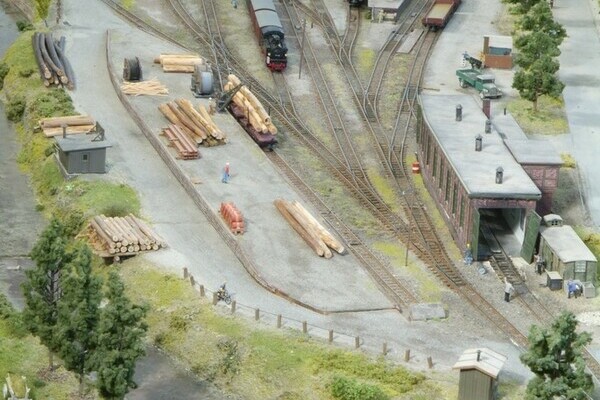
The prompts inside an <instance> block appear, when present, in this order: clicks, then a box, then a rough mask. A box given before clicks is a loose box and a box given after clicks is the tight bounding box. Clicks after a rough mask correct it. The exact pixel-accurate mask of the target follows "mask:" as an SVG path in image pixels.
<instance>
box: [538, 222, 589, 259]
mask: <svg viewBox="0 0 600 400" xmlns="http://www.w3.org/2000/svg"><path fill="white" fill-rule="evenodd" d="M540 234H541V235H542V237H543V238H544V240H545V241H546V242H547V243H548V245H549V246H550V247H551V248H552V250H554V253H555V254H556V255H557V256H558V258H560V260H561V261H562V262H563V263H569V262H574V261H593V262H597V261H598V260H597V259H596V257H595V256H594V254H593V253H592V252H591V251H590V249H589V248H588V247H587V246H586V245H585V243H583V240H581V238H580V237H579V236H578V235H577V233H575V231H574V230H573V228H571V226H569V225H563V226H541V227H540Z"/></svg>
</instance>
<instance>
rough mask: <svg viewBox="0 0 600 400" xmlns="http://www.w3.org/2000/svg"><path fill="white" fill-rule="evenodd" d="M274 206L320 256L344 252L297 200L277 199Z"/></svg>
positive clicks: (327, 256) (342, 247)
mask: <svg viewBox="0 0 600 400" xmlns="http://www.w3.org/2000/svg"><path fill="white" fill-rule="evenodd" d="M273 203H274V204H275V207H276V208H277V210H279V212H280V213H281V215H282V216H283V217H284V218H285V220H286V221H287V222H288V223H289V224H290V225H291V226H292V228H294V230H295V231H296V232H297V233H298V234H299V235H300V236H301V237H302V239H304V241H305V242H306V243H307V244H308V245H309V246H310V247H311V248H312V249H313V250H314V251H315V253H317V255H318V256H320V257H325V258H331V257H333V253H332V252H331V250H335V251H336V252H337V253H339V254H343V253H344V246H343V245H342V244H341V243H340V242H339V241H338V240H337V239H336V238H335V237H334V236H333V235H332V234H331V233H330V232H329V231H328V230H327V229H325V228H324V227H323V225H321V224H320V223H319V222H318V221H317V220H316V219H315V218H314V217H313V216H312V215H311V214H310V213H309V212H308V211H307V210H306V209H305V208H304V207H303V206H302V204H300V203H299V202H297V201H291V202H290V201H287V200H283V199H277V200H275V201H274V202H273Z"/></svg>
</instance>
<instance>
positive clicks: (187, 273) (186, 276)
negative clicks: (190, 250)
mask: <svg viewBox="0 0 600 400" xmlns="http://www.w3.org/2000/svg"><path fill="white" fill-rule="evenodd" d="M189 274H190V273H189V272H188V269H187V267H183V279H187V278H188V276H189Z"/></svg>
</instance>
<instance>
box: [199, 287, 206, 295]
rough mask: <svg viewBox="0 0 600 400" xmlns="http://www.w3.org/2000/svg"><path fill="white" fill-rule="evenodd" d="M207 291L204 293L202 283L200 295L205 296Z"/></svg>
mask: <svg viewBox="0 0 600 400" xmlns="http://www.w3.org/2000/svg"><path fill="white" fill-rule="evenodd" d="M204 296H205V293H204V285H200V297H204Z"/></svg>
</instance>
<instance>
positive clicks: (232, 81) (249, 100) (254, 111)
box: [223, 74, 277, 135]
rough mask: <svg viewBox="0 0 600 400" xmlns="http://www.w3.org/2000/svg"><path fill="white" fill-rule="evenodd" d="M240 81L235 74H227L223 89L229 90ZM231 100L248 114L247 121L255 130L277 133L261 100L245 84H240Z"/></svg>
mask: <svg viewBox="0 0 600 400" xmlns="http://www.w3.org/2000/svg"><path fill="white" fill-rule="evenodd" d="M241 83H242V82H241V81H240V79H239V78H238V77H237V76H235V75H233V74H229V75H228V76H227V83H226V84H225V86H224V87H223V90H225V91H227V90H231V89H233V88H235V87H236V86H238V85H240V84H241ZM232 102H233V104H235V105H236V106H237V107H240V108H241V109H242V110H244V114H245V115H247V116H248V122H249V123H250V125H252V127H253V128H254V129H255V130H256V131H257V132H259V133H264V134H270V135H275V134H276V133H277V128H276V127H275V125H273V122H271V117H270V116H269V114H268V113H267V111H266V110H265V108H264V107H263V105H262V104H261V102H260V101H259V100H258V99H257V98H256V96H254V94H253V93H252V92H251V91H250V89H248V88H247V87H246V86H244V85H242V87H241V88H240V90H238V91H237V93H236V94H235V95H234V96H233V98H232Z"/></svg>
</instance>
